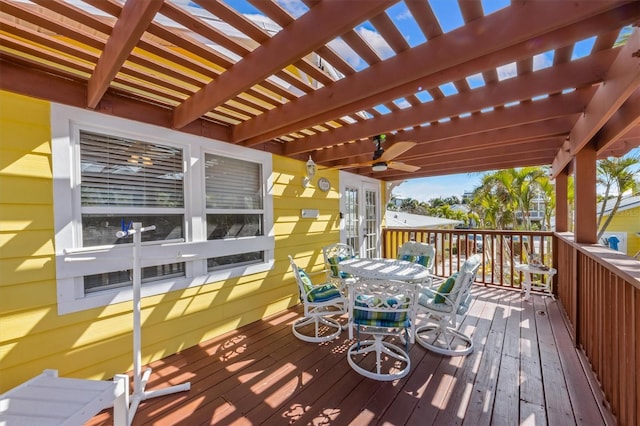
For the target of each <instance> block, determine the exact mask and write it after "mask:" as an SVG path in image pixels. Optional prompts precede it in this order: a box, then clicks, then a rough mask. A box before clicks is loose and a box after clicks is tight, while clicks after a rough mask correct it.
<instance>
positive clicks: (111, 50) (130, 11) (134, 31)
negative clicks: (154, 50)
mask: <svg viewBox="0 0 640 426" xmlns="http://www.w3.org/2000/svg"><path fill="white" fill-rule="evenodd" d="M162 3H163V2H162V1H156V0H135V1H127V2H126V3H125V4H124V7H123V8H122V12H121V13H120V17H119V18H118V20H117V21H116V24H115V25H114V27H113V31H111V35H110V36H109V39H108V40H107V43H106V44H105V46H104V50H103V51H102V54H101V55H100V58H99V59H98V63H97V65H96V68H95V70H94V72H93V74H92V75H91V78H90V79H89V83H88V88H87V106H88V107H89V108H91V109H93V108H95V107H96V105H97V104H98V102H100V99H101V98H102V96H103V95H104V94H105V92H106V91H107V89H108V88H109V85H110V84H111V82H112V81H113V79H114V78H115V76H116V74H118V71H119V70H120V68H121V67H122V64H124V61H125V60H126V59H127V57H128V56H129V54H130V53H131V51H132V50H133V48H134V47H135V46H136V44H137V43H138V41H139V40H140V37H142V34H144V32H145V30H146V29H147V27H148V26H149V24H150V23H151V21H152V20H153V17H154V16H156V13H157V12H158V10H159V9H160V7H161V6H162Z"/></svg>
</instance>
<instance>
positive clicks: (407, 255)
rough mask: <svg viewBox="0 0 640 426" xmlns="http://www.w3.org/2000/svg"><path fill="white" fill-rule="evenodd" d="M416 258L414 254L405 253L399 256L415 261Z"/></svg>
mask: <svg viewBox="0 0 640 426" xmlns="http://www.w3.org/2000/svg"><path fill="white" fill-rule="evenodd" d="M415 258H416V256H414V255H412V254H403V255H401V256H398V259H399V260H406V261H407V262H413V261H414V259H415Z"/></svg>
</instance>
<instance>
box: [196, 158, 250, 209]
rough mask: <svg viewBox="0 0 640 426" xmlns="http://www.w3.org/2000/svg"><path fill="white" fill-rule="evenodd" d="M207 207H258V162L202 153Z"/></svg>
mask: <svg viewBox="0 0 640 426" xmlns="http://www.w3.org/2000/svg"><path fill="white" fill-rule="evenodd" d="M205 188H206V196H207V208H208V209H262V174H261V170H260V164H258V163H252V162H249V161H244V160H238V159H235V158H229V157H222V156H219V155H214V154H206V155H205Z"/></svg>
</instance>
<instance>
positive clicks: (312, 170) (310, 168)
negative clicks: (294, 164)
mask: <svg viewBox="0 0 640 426" xmlns="http://www.w3.org/2000/svg"><path fill="white" fill-rule="evenodd" d="M305 171H306V174H307V175H306V176H305V177H303V178H302V187H303V188H306V187H307V186H309V183H311V179H313V177H314V176H315V175H316V163H314V162H313V160H312V159H311V156H309V161H307V164H306V165H305Z"/></svg>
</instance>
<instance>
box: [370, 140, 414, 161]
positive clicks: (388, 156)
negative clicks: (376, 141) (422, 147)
mask: <svg viewBox="0 0 640 426" xmlns="http://www.w3.org/2000/svg"><path fill="white" fill-rule="evenodd" d="M417 144H418V143H417V142H411V141H400V142H396V143H394V144H393V145H391V146H389V147H388V148H385V149H384V153H383V154H382V156H381V157H380V158H379V159H378V160H377V161H389V160H393V159H394V158H396V157H397V156H398V155H401V154H404V153H405V152H407V151H409V150H410V149H411V148H413V147H414V146H416V145H417Z"/></svg>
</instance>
